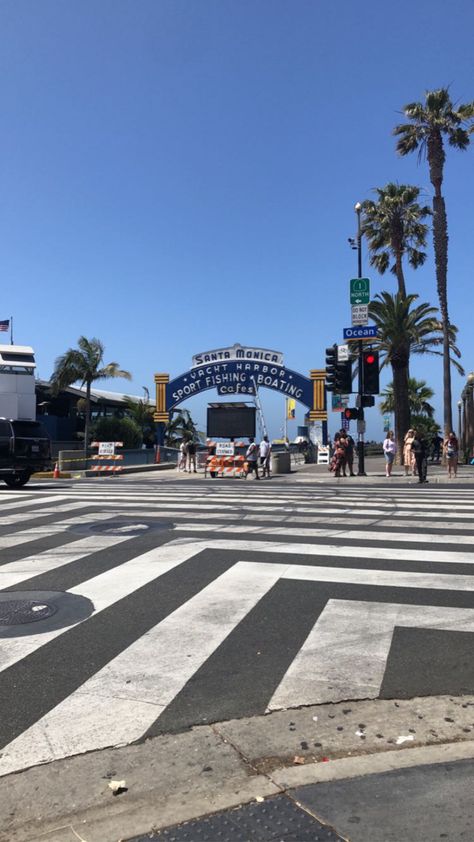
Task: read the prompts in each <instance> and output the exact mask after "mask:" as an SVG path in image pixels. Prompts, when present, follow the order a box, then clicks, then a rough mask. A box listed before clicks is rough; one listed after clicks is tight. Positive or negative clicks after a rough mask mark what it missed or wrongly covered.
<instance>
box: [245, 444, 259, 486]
mask: <svg viewBox="0 0 474 842" xmlns="http://www.w3.org/2000/svg"><path fill="white" fill-rule="evenodd" d="M258 452H259V451H258V446H257V445H256V444H255V441H254V440H253V438H249V446H248V448H247V452H246V454H245V459H246V461H247V465H248V470H247V474H246V476H245V478H247V476H248V475H249V474H251V473H252V471H255V479H260V477H259V475H258Z"/></svg>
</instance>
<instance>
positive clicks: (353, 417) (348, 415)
mask: <svg viewBox="0 0 474 842" xmlns="http://www.w3.org/2000/svg"><path fill="white" fill-rule="evenodd" d="M344 418H345V419H346V421H358V420H359V410H358V409H356V407H355V406H348V407H346V409H345V410H344Z"/></svg>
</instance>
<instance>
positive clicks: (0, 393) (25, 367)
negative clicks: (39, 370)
mask: <svg viewBox="0 0 474 842" xmlns="http://www.w3.org/2000/svg"><path fill="white" fill-rule="evenodd" d="M35 369H36V362H35V354H34V351H33V348H30V347H29V346H28V345H0V417H1V418H9V419H10V420H12V421H19V420H21V421H35V420H36V395H35Z"/></svg>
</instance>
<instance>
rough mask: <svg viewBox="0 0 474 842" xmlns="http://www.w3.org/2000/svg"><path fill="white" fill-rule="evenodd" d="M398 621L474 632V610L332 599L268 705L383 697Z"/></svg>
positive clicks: (275, 706) (406, 624) (273, 707)
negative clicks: (388, 661) (381, 692)
mask: <svg viewBox="0 0 474 842" xmlns="http://www.w3.org/2000/svg"><path fill="white" fill-rule="evenodd" d="M396 626H408V627H411V628H420V629H427V628H429V629H443V630H446V631H467V632H474V609H472V608H445V607H440V606H436V607H434V606H427V605H398V604H395V603H386V602H359V601H351V600H338V599H331V600H329V602H328V604H327V606H326V608H325V609H324V611H323V612H322V614H321V615H320V617H319V618H318V620H317V622H316V623H315V624H314V626H313V629H312V631H311V632H310V634H309V635H308V637H307V639H306V641H305V643H304V644H303V646H302V647H301V649H300V651H299V653H298V655H297V656H296V658H295V659H294V660H293V661H292V663H291V665H290V667H289V669H288V670H287V672H286V674H285V675H284V677H283V679H282V681H281V682H280V684H279V686H278V688H277V689H276V691H275V693H274V694H273V696H272V698H271V700H270V702H269V705H268V710H278V709H280V708H288V707H295V703H296V704H297V705H310V704H311V705H314V704H324V703H325V702H338V701H342V700H344V699H365V698H377V697H378V696H379V694H380V688H381V685H382V681H383V677H384V673H385V668H386V664H387V658H388V654H389V650H390V646H391V644H392V637H393V632H394V629H395V627H396Z"/></svg>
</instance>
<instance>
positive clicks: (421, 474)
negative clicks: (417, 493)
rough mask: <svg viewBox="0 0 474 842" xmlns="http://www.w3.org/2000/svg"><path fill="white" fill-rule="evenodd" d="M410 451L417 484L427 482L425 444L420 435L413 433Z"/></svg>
mask: <svg viewBox="0 0 474 842" xmlns="http://www.w3.org/2000/svg"><path fill="white" fill-rule="evenodd" d="M411 450H412V453H413V454H414V455H415V462H416V470H417V473H418V482H428V480H427V479H426V471H427V468H428V462H427V459H426V443H425V440H424V438H423V436H422V434H421V433H419V432H416V433H415V438H414V439H413V443H412V446H411Z"/></svg>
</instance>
